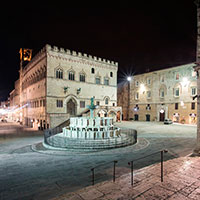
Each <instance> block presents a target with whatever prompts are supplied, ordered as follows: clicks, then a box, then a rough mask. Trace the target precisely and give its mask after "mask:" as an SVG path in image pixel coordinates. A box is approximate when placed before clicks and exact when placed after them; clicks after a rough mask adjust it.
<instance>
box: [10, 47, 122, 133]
mask: <svg viewBox="0 0 200 200" xmlns="http://www.w3.org/2000/svg"><path fill="white" fill-rule="evenodd" d="M117 70H118V63H115V62H113V61H109V60H105V59H101V58H97V57H95V56H91V55H87V54H82V53H80V52H75V51H70V50H68V49H67V50H65V49H63V48H60V49H59V48H58V47H55V46H54V47H51V46H50V45H46V46H45V47H44V48H43V49H42V50H41V51H40V52H39V53H38V54H37V55H36V56H35V57H33V59H32V60H31V61H30V62H29V63H28V64H27V65H26V66H25V67H24V68H23V69H20V77H19V80H17V81H16V82H15V89H14V91H12V92H11V93H10V96H11V99H12V100H11V105H12V106H13V107H18V108H19V109H17V112H18V114H17V116H16V117H19V118H20V119H19V120H20V121H21V122H22V123H23V124H25V125H28V126H32V127H36V128H37V127H38V128H41V129H46V128H49V127H51V128H52V127H55V126H57V125H59V124H60V123H62V122H64V121H66V120H67V119H69V117H70V116H75V115H76V116H77V115H89V113H88V108H87V105H89V104H90V98H91V97H93V96H94V97H95V104H96V105H98V108H97V109H96V115H98V116H112V117H114V119H115V120H121V112H122V111H121V107H118V106H117ZM16 117H15V118H16Z"/></svg>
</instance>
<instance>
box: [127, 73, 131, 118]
mask: <svg viewBox="0 0 200 200" xmlns="http://www.w3.org/2000/svg"><path fill="white" fill-rule="evenodd" d="M131 80H132V78H131V76H128V77H127V81H128V104H127V116H126V118H127V120H129V110H130V82H131Z"/></svg>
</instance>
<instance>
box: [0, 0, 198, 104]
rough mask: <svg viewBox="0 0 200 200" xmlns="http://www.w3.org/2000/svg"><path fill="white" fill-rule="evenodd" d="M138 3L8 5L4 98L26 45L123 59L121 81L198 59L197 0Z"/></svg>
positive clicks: (0, 51) (2, 24)
mask: <svg viewBox="0 0 200 200" xmlns="http://www.w3.org/2000/svg"><path fill="white" fill-rule="evenodd" d="M49 2H50V1H49ZM136 2H137V3H135V1H133V3H132V4H130V5H126V6H127V7H123V6H121V8H114V7H108V5H104V6H103V4H99V5H97V4H94V7H86V6H85V7H79V6H78V5H76V6H72V5H67V4H65V5H64V4H63V5H61V4H60V3H59V4H58V5H57V4H56V3H55V1H54V4H53V3H49V4H48V5H46V4H44V5H42V4H41V3H40V4H33V3H34V2H27V3H26V4H25V5H18V6H12V7H11V6H10V5H4V4H3V5H4V7H3V6H1V12H0V67H1V72H0V101H2V100H5V99H6V98H7V96H8V94H9V92H11V91H12V89H13V88H14V81H16V80H17V79H18V71H19V49H20V48H21V47H23V48H31V49H33V54H36V53H37V52H38V51H39V50H40V49H41V48H42V47H43V46H44V45H45V44H51V45H55V46H58V47H63V48H65V49H70V50H75V51H80V52H82V53H87V54H90V55H93V56H97V57H101V58H105V59H109V60H113V61H116V62H119V71H118V82H120V81H123V79H124V77H125V76H126V75H130V74H132V75H133V74H137V73H142V72H145V71H147V70H150V71H152V70H156V69H161V68H166V67H170V66H177V65H181V64H187V63H191V62H194V61H195V54H196V23H197V22H196V6H195V4H194V3H193V0H167V1H155V0H152V1H145V0H144V1H139V0H138V1H136ZM158 2H160V3H158Z"/></svg>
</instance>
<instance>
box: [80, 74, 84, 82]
mask: <svg viewBox="0 0 200 200" xmlns="http://www.w3.org/2000/svg"><path fill="white" fill-rule="evenodd" d="M79 79H80V82H85V74H80V77H79Z"/></svg>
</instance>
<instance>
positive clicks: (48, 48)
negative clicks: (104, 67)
mask: <svg viewBox="0 0 200 200" xmlns="http://www.w3.org/2000/svg"><path fill="white" fill-rule="evenodd" d="M43 49H44V48H43ZM43 49H42V50H41V52H43V51H44V50H43ZM46 51H47V52H48V51H53V52H58V53H62V54H67V55H71V56H76V57H80V58H86V59H88V60H93V61H96V62H101V63H102V64H109V65H113V66H118V63H117V62H114V61H110V60H106V59H102V58H97V57H96V56H91V55H87V54H86V53H81V52H76V51H71V50H69V49H64V48H58V47H57V46H51V45H49V44H47V45H46Z"/></svg>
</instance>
